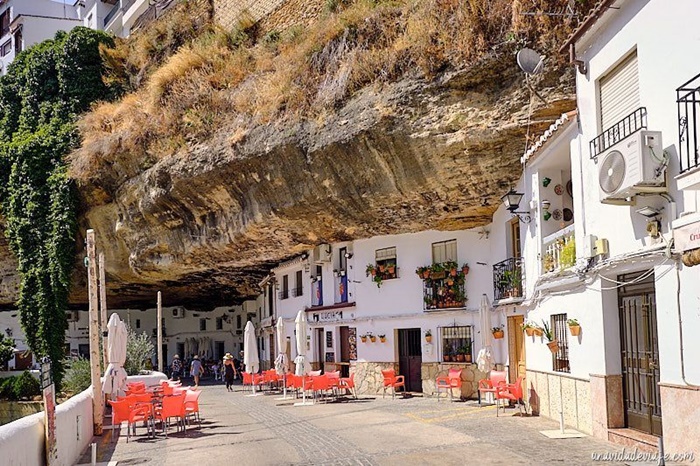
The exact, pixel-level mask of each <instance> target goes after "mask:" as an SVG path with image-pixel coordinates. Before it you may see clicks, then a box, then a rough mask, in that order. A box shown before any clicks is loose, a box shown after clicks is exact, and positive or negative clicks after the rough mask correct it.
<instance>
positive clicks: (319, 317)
mask: <svg viewBox="0 0 700 466" xmlns="http://www.w3.org/2000/svg"><path fill="white" fill-rule="evenodd" d="M342 319H343V311H319V312H314V313H313V314H311V321H312V322H336V321H338V320H342Z"/></svg>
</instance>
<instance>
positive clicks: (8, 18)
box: [0, 0, 81, 75]
mask: <svg viewBox="0 0 700 466" xmlns="http://www.w3.org/2000/svg"><path fill="white" fill-rule="evenodd" d="M80 25H81V21H80V19H79V17H78V11H77V9H76V7H74V6H72V5H63V4H60V3H56V2H52V1H51V0H3V1H0V74H3V75H4V74H6V73H7V67H8V66H9V64H10V63H12V61H13V60H14V59H15V56H16V55H17V54H18V53H19V52H21V51H22V50H24V49H26V48H28V47H31V46H32V45H34V44H37V43H39V42H42V41H44V40H46V39H52V38H53V37H54V36H55V35H56V32H58V31H70V30H71V29H73V28H74V27H75V26H80Z"/></svg>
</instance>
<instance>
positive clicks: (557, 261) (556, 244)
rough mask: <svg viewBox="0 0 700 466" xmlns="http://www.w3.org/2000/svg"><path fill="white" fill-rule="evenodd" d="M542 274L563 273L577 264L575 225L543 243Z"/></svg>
mask: <svg viewBox="0 0 700 466" xmlns="http://www.w3.org/2000/svg"><path fill="white" fill-rule="evenodd" d="M542 251H543V254H542V272H543V273H553V272H561V271H563V270H566V269H568V268H571V267H573V266H574V265H575V264H576V241H575V236H574V225H573V224H571V225H569V226H568V227H566V228H564V229H562V230H559V231H557V232H556V233H554V234H552V235H549V236H547V237H546V238H544V240H543V241H542Z"/></svg>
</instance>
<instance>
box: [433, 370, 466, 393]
mask: <svg viewBox="0 0 700 466" xmlns="http://www.w3.org/2000/svg"><path fill="white" fill-rule="evenodd" d="M435 388H436V390H437V399H438V401H440V390H441V389H442V390H445V391H446V392H447V393H449V394H450V400H453V399H454V394H453V393H452V392H453V390H454V389H455V388H462V369H450V370H449V372H448V374H447V376H446V377H445V376H440V377H438V378H437V379H436V380H435Z"/></svg>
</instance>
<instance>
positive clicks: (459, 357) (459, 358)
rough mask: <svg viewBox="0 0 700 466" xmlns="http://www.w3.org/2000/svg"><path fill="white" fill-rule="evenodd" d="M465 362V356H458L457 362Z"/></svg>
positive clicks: (456, 357)
mask: <svg viewBox="0 0 700 466" xmlns="http://www.w3.org/2000/svg"><path fill="white" fill-rule="evenodd" d="M464 360H465V357H464V355H463V354H458V355H457V356H455V361H457V362H464Z"/></svg>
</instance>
